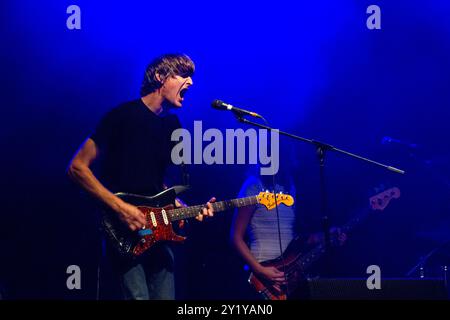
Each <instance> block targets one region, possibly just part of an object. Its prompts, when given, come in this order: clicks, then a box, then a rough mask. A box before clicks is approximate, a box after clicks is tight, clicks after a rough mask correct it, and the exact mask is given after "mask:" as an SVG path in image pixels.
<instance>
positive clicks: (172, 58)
mask: <svg viewBox="0 0 450 320" xmlns="http://www.w3.org/2000/svg"><path fill="white" fill-rule="evenodd" d="M194 71H195V66H194V62H193V61H192V60H191V58H189V57H188V56H187V55H185V54H165V55H163V56H160V57H158V58H156V59H154V60H153V61H152V62H151V63H150V64H149V65H148V66H147V69H145V75H144V79H143V80H142V85H141V97H143V96H146V95H148V94H150V93H152V92H154V91H155V90H157V89H159V88H161V87H162V85H163V84H164V82H165V81H166V80H167V79H168V78H170V77H173V76H181V77H183V78H186V77H191V76H192V75H193V74H194ZM156 74H158V75H159V77H160V80H158V79H157V78H156Z"/></svg>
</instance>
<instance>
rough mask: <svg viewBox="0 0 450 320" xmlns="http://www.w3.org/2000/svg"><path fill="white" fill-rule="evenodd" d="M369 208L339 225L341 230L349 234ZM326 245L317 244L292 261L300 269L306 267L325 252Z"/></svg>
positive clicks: (368, 211) (367, 212)
mask: <svg viewBox="0 0 450 320" xmlns="http://www.w3.org/2000/svg"><path fill="white" fill-rule="evenodd" d="M370 212H371V210H370V209H368V208H366V209H364V210H362V211H361V212H360V213H359V214H358V215H357V216H356V217H354V218H353V219H351V220H350V221H348V222H347V223H346V224H345V225H344V226H342V227H341V232H343V233H345V234H349V233H350V232H351V231H352V230H353V229H354V228H355V227H356V226H357V225H359V224H360V223H361V222H362V221H364V220H365V219H366V218H367V217H368V215H369V214H370ZM333 240H334V241H336V239H331V241H333ZM325 251H326V247H325V245H323V244H319V245H317V246H316V247H314V249H312V250H311V251H309V252H308V253H307V254H305V255H303V256H300V257H299V258H298V259H297V260H296V261H295V262H294V263H295V264H296V265H298V266H299V267H300V268H301V269H302V270H306V269H308V268H309V267H310V266H311V265H312V264H313V263H314V262H316V261H317V260H319V258H320V257H321V256H322V255H323V254H324V253H325Z"/></svg>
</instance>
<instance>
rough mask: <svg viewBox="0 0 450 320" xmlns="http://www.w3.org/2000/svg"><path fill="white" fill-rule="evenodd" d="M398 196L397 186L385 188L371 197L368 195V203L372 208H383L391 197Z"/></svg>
mask: <svg viewBox="0 0 450 320" xmlns="http://www.w3.org/2000/svg"><path fill="white" fill-rule="evenodd" d="M398 198H400V189H399V188H397V187H394V188H390V189H387V190H385V191H383V192H380V193H378V194H376V195H374V196H373V197H370V199H369V203H370V207H371V208H372V210H380V211H382V210H384V209H385V208H386V207H387V206H388V204H389V202H390V201H391V200H392V199H398Z"/></svg>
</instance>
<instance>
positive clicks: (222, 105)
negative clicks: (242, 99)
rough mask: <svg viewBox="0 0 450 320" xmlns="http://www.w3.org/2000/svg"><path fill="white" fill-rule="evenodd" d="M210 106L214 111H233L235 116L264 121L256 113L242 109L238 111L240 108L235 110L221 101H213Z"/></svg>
mask: <svg viewBox="0 0 450 320" xmlns="http://www.w3.org/2000/svg"><path fill="white" fill-rule="evenodd" d="M211 106H212V107H213V108H214V109H217V110H229V111H233V112H234V113H235V114H237V115H241V116H242V115H247V116H252V117H255V118H261V119H264V118H263V117H262V116H260V115H259V114H257V113H256V112H252V111H248V110H244V109H240V108H236V107H234V106H232V105H231V104H228V103H225V102H223V101H221V100H214V101H213V102H212V104H211Z"/></svg>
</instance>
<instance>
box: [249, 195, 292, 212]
mask: <svg viewBox="0 0 450 320" xmlns="http://www.w3.org/2000/svg"><path fill="white" fill-rule="evenodd" d="M257 197H258V202H259V203H260V204H262V205H264V206H265V207H266V208H267V210H272V209H274V208H275V196H274V194H273V193H269V192H260V193H259V194H258V196H257ZM276 198H277V205H280V204H281V203H282V204H284V205H286V206H288V207H290V206H292V205H293V204H294V198H293V197H292V196H291V195H288V194H283V193H278V194H277V197H276Z"/></svg>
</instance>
